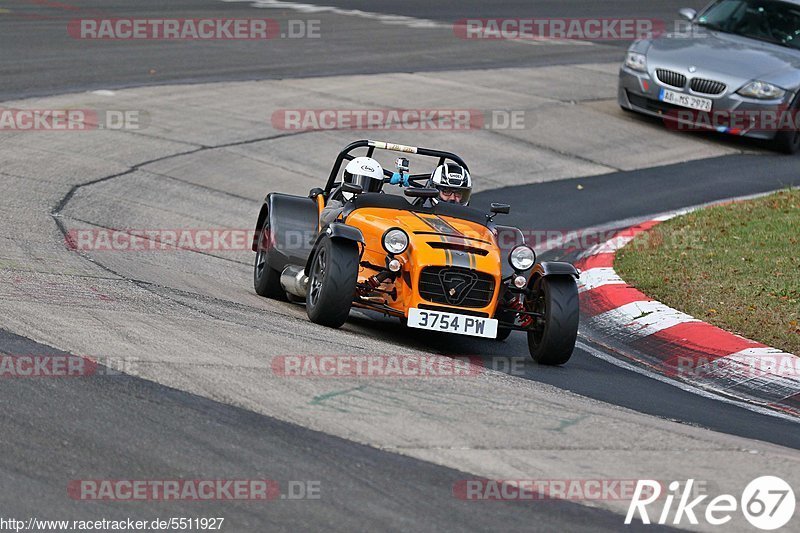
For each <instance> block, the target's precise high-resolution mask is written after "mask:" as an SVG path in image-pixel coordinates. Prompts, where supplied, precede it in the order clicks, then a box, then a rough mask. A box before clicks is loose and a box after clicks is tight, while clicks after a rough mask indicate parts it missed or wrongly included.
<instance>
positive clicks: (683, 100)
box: [658, 89, 711, 111]
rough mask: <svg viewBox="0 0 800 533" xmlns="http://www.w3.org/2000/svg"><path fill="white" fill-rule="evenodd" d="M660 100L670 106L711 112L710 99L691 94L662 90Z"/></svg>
mask: <svg viewBox="0 0 800 533" xmlns="http://www.w3.org/2000/svg"><path fill="white" fill-rule="evenodd" d="M658 99H659V100H661V101H662V102H667V103H668V104H674V105H679V106H681V107H687V108H689V109H697V110H698V111H711V100H709V99H708V98H698V97H697V96H692V95H690V94H682V93H676V92H675V91H668V90H667V89H661V93H659V95H658Z"/></svg>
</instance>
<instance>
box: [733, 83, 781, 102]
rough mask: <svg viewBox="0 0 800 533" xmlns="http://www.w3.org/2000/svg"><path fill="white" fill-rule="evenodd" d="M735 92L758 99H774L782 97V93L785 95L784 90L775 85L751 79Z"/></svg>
mask: <svg viewBox="0 0 800 533" xmlns="http://www.w3.org/2000/svg"><path fill="white" fill-rule="evenodd" d="M736 92H737V93H738V94H740V95H742V96H747V97H748V98H758V99H759V100H775V99H776V98H783V97H784V95H786V91H784V90H783V89H781V88H780V87H778V86H777V85H772V84H771V83H767V82H765V81H758V80H756V81H751V82H750V83H748V84H747V85H745V86H744V87H742V88H741V89H739V90H738V91H736Z"/></svg>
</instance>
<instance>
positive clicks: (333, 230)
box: [305, 222, 365, 274]
mask: <svg viewBox="0 0 800 533" xmlns="http://www.w3.org/2000/svg"><path fill="white" fill-rule="evenodd" d="M322 239H333V240H337V239H341V240H344V241H352V242H357V243H359V244H361V245H363V244H365V243H364V234H363V233H361V230H360V229H358V228H356V227H353V226H348V225H347V224H345V223H343V222H331V223H330V224H328V225H327V226H326V227H325V228H323V230H322V231H321V232H320V233H319V236H318V237H317V239H316V241H314V246H313V248H312V250H316V249H317V246H319V243H320V242H322ZM363 251H364V246H361V253H363ZM313 256H314V254H313V253H309V255H308V258H307V259H306V261H305V265H306V267H305V268H306V274H308V273H309V272H311V258H312V257H313Z"/></svg>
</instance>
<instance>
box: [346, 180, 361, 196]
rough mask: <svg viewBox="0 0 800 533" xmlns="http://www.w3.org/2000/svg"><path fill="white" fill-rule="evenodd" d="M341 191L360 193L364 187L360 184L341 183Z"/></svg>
mask: <svg viewBox="0 0 800 533" xmlns="http://www.w3.org/2000/svg"><path fill="white" fill-rule="evenodd" d="M342 192H349V193H352V194H361V193H363V192H364V189H363V188H362V187H361V185H357V184H355V183H347V182H345V183H342Z"/></svg>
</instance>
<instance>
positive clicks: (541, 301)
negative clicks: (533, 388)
mask: <svg viewBox="0 0 800 533" xmlns="http://www.w3.org/2000/svg"><path fill="white" fill-rule="evenodd" d="M530 304H531V311H534V312H536V313H542V314H544V319H543V320H541V319H540V320H537V324H536V326H535V329H533V330H531V331H528V350H529V351H530V354H531V357H533V360H534V361H536V362H537V363H539V364H542V365H563V364H564V363H566V362H567V361H569V358H570V357H571V356H572V352H573V350H574V349H575V341H576V340H577V338H578V315H579V306H578V285H577V283H575V279H574V278H572V277H571V276H556V277H545V278H541V279H540V280H539V282H538V294H537V295H535V296H534V297H533V298H531V300H530Z"/></svg>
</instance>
